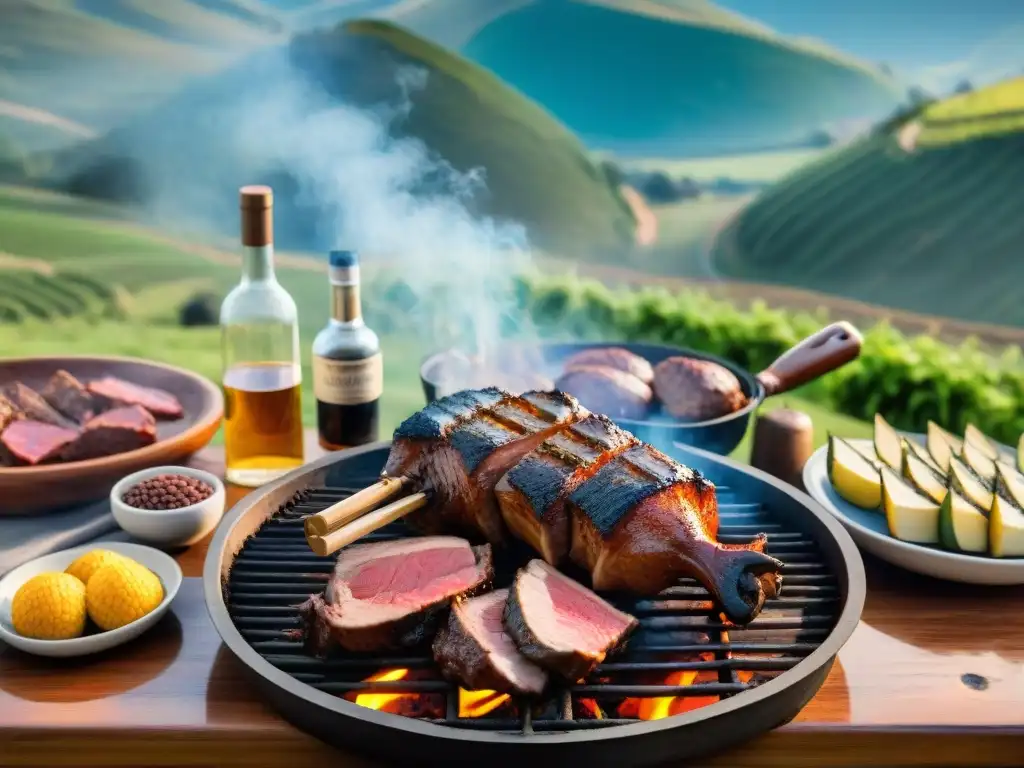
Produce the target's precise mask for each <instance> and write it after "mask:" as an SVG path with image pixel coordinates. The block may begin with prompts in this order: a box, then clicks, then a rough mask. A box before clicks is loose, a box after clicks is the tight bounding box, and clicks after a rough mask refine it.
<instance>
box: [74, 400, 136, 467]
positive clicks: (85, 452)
mask: <svg viewBox="0 0 1024 768" xmlns="http://www.w3.org/2000/svg"><path fill="white" fill-rule="evenodd" d="M155 442H156V419H154V418H153V414H151V413H150V412H149V411H147V410H146V409H145V408H143V407H142V406H140V405H127V406H124V407H122V408H112V409H111V410H109V411H104V412H103V413H101V414H100V415H98V416H94V417H93V418H91V419H90V420H89V421H87V422H86V423H85V425H84V426H83V427H82V431H81V433H80V434H79V435H78V439H76V440H75V441H74V442H73V443H71V444H70V445H68V447H67V448H66V449H65V451H64V456H63V458H64V459H65V460H66V461H82V460H83V459H95V458H98V457H100V456H111V455H113V454H115V453H124V452H125V451H134V450H135V449H136V448H142V447H144V446H147V445H151V444H153V443H155Z"/></svg>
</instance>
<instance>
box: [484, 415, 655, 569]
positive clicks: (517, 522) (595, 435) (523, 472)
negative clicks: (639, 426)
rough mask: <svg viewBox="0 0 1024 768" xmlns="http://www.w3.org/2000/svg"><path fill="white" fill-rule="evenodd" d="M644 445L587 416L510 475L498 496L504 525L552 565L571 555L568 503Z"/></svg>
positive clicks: (598, 418)
mask: <svg viewBox="0 0 1024 768" xmlns="http://www.w3.org/2000/svg"><path fill="white" fill-rule="evenodd" d="M639 442H640V441H639V440H637V439H636V438H635V437H633V435H631V434H629V433H628V432H626V431H625V430H622V429H619V428H618V427H617V426H615V424H613V423H612V421H611V419H609V418H608V417H607V416H588V417H587V418H585V419H583V420H582V421H579V422H577V423H576V424H573V425H570V426H568V427H566V428H565V429H563V430H562V431H560V432H557V433H556V434H554V435H552V436H551V437H549V438H548V439H547V440H545V441H544V442H543V443H541V444H540V445H539V446H538V447H537V448H536V449H535V450H533V451H531V452H530V453H528V454H527V455H526V456H524V457H523V458H522V460H520V461H519V462H518V463H517V464H516V465H515V466H514V467H512V469H510V470H509V471H508V472H507V473H506V474H505V475H504V476H503V477H502V478H501V480H500V481H498V484H497V485H496V486H495V489H494V493H495V496H496V497H497V499H498V506H499V507H500V508H501V515H502V518H503V519H504V520H505V524H506V525H507V526H508V527H509V528H510V529H511V531H512V532H513V533H514V534H515V536H516V538H518V539H520V540H522V541H525V542H526V543H527V544H529V545H530V546H531V547H533V549H534V550H535V551H537V552H538V553H540V555H541V556H542V557H543V558H544V559H545V560H546V561H547V562H549V563H551V564H552V565H558V564H559V563H560V562H561V561H562V560H563V559H564V558H565V557H566V555H568V554H569V542H570V533H571V532H570V526H569V515H568V513H567V512H566V509H565V500H566V497H567V496H568V495H569V494H570V493H572V492H573V491H574V490H575V489H576V488H577V487H579V485H580V483H582V482H583V481H584V480H585V479H586V478H587V477H589V476H591V475H592V474H593V473H594V472H596V471H597V470H598V469H599V468H600V467H602V466H604V464H606V463H607V462H609V461H611V460H612V459H613V458H615V456H617V455H618V454H619V453H621V452H622V451H624V450H626V449H627V448H630V447H632V446H634V445H637V444H638V443H639Z"/></svg>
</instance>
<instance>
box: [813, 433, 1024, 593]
mask: <svg viewBox="0 0 1024 768" xmlns="http://www.w3.org/2000/svg"><path fill="white" fill-rule="evenodd" d="M903 436H904V437H906V438H908V439H910V440H914V441H916V442H919V443H923V442H924V436H923V435H918V434H913V433H911V434H904V435H903ZM1001 447H1002V446H1001ZM803 478H804V487H805V488H806V489H807V493H808V494H809V495H810V496H811V497H812V498H813V499H814V500H815V501H817V502H818V503H819V504H821V505H822V506H823V507H824V508H825V509H827V510H828V511H829V512H831V513H832V514H833V515H835V516H836V517H837V518H839V522H841V523H842V524H843V525H844V526H845V527H846V530H848V531H849V532H850V536H852V537H853V540H854V541H855V542H856V543H857V546H859V547H860V548H861V549H863V550H864V551H865V552H870V553H871V554H872V555H875V557H878V558H880V559H882V560H885V561H886V562H888V563H892V564H893V565H896V566H899V567H900V568H905V569H906V570H908V571H913V572H914V573H920V574H922V575H924V576H931V577H933V578H936V579H945V580H946V581H959V582H963V583H965V584H983V585H987V586H1006V585H1016V584H1024V558H1001V557H988V556H986V555H980V554H979V555H969V554H963V553H960V552H948V551H946V550H944V549H941V548H939V547H937V546H932V545H928V544H912V543H910V542H907V541H900V540H899V539H896V538H893V536H892V535H891V534H890V533H889V526H888V524H887V523H886V522H885V515H883V514H882V513H881V512H880V511H873V510H868V509H860V508H859V507H855V506H854V505H853V504H850V503H849V502H848V501H846V500H845V499H843V498H842V497H841V496H840V495H839V494H838V493H836V491H835V489H834V488H833V487H832V483H831V482H830V481H829V479H828V446H827V445H823V446H822V447H821V448H819V449H818V450H816V451H815V452H814V453H813V454H812V455H811V458H809V459H808V460H807V463H806V464H805V465H804V472H803Z"/></svg>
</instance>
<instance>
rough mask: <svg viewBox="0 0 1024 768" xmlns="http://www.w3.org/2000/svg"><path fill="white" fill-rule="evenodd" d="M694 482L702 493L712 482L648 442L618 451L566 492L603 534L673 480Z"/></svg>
mask: <svg viewBox="0 0 1024 768" xmlns="http://www.w3.org/2000/svg"><path fill="white" fill-rule="evenodd" d="M687 482H688V483H695V484H696V485H697V486H698V491H699V492H701V493H703V492H704V491H705V490H706V489H707V488H708V487H710V488H714V485H713V484H712V483H711V482H710V481H709V480H707V479H706V478H705V477H704V476H703V475H701V474H700V473H699V472H697V471H696V470H693V469H690V468H689V467H684V466H683V465H682V464H678V463H677V462H675V461H672V460H671V459H669V458H668V457H667V456H664V455H663V454H661V453H660V452H659V451H655V449H653V448H651V447H650V446H648V445H644V444H640V445H637V446H634V447H633V448H630V449H629V450H627V451H626V452H625V453H621V454H619V455H618V456H616V457H615V458H614V459H612V460H611V461H609V462H608V463H607V464H605V465H604V466H603V467H601V468H600V469H599V470H598V471H597V472H595V473H594V475H593V476H591V477H589V478H587V480H586V481H584V482H583V483H582V484H581V485H580V486H579V488H577V489H576V490H575V491H573V492H572V493H571V494H570V495H569V501H571V502H572V503H573V504H574V505H576V507H578V508H579V509H580V510H581V511H582V512H583V513H584V514H585V515H586V516H587V518H588V519H589V520H590V522H591V523H593V525H594V527H595V528H596V529H597V530H598V532H599V533H600V534H601V536H602V537H604V538H607V537H608V536H610V535H611V534H612V532H613V531H614V530H615V528H616V526H617V525H618V524H619V522H621V520H622V519H623V518H624V517H625V516H626V515H628V514H629V512H630V511H631V510H632V509H634V508H635V507H636V506H637V505H638V504H640V503H641V502H643V501H644V500H646V499H648V498H650V497H651V496H653V495H654V494H656V493H658V492H659V491H662V490H664V489H665V488H668V487H669V486H670V485H673V484H675V483H687Z"/></svg>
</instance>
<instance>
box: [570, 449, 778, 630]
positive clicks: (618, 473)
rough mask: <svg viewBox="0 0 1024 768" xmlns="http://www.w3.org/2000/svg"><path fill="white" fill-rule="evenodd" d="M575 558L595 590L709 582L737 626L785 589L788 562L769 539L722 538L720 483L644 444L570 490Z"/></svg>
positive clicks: (648, 591)
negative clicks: (686, 579)
mask: <svg viewBox="0 0 1024 768" xmlns="http://www.w3.org/2000/svg"><path fill="white" fill-rule="evenodd" d="M567 506H568V509H569V513H570V519H571V521H572V546H571V548H570V558H571V559H572V560H573V562H575V563H577V564H578V565H580V566H582V567H583V568H586V569H587V570H588V571H589V572H590V574H591V579H592V584H593V587H594V589H597V590H601V591H604V590H623V591H628V592H633V593H637V594H643V595H653V594H656V593H658V592H660V591H661V590H663V589H666V588H667V587H669V586H671V585H672V584H673V583H674V582H675V581H676V580H677V579H678V578H680V577H683V576H692V577H693V578H695V579H697V580H698V581H699V582H700V583H702V584H703V585H704V586H705V587H706V588H707V589H708V591H709V592H710V593H711V594H712V595H713V596H714V597H715V599H716V600H717V601H718V603H719V604H720V605H721V606H722V608H723V610H724V612H725V614H726V616H727V617H728V618H729V619H730V620H731V621H733V622H735V623H737V624H746V623H749V622H750V621H751V620H752V619H753V618H754V617H755V616H756V615H757V614H758V613H759V612H760V610H761V608H762V606H763V605H764V601H765V599H766V598H767V597H770V596H774V595H775V594H778V591H779V588H780V585H781V580H782V577H781V575H780V570H781V568H782V563H780V562H779V561H778V560H776V559H774V558H772V557H769V556H768V555H766V554H764V548H765V544H766V541H767V539H766V537H765V535H764V534H761V535H760V536H758V537H757V538H755V539H754V541H752V542H751V543H749V544H742V545H729V544H720V543H719V542H718V541H716V540H715V537H716V536H717V534H718V503H717V500H716V498H715V487H714V485H713V484H712V483H711V482H709V481H708V480H707V479H705V478H704V477H703V476H702V475H701V474H700V473H699V472H695V471H694V470H692V469H689V468H688V467H684V466H682V465H681V464H678V463H677V462H675V461H673V460H672V459H670V458H669V457H668V456H665V455H664V454H663V453H661V452H660V451H657V450H656V449H654V448H652V447H650V446H648V445H639V446H636V447H634V448H631V449H629V450H628V451H626V452H625V453H622V454H620V455H619V456H617V457H615V458H614V459H612V460H611V461H610V462H608V463H607V464H605V465H604V466H603V467H601V468H600V469H599V470H598V471H597V472H596V473H595V474H594V475H593V476H591V477H589V478H587V479H586V480H585V481H584V482H583V483H582V484H580V486H579V487H578V488H577V489H576V490H575V491H573V492H572V493H571V494H570V495H569V499H568V505H567Z"/></svg>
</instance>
